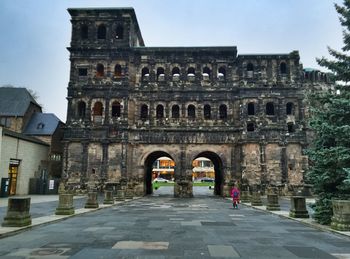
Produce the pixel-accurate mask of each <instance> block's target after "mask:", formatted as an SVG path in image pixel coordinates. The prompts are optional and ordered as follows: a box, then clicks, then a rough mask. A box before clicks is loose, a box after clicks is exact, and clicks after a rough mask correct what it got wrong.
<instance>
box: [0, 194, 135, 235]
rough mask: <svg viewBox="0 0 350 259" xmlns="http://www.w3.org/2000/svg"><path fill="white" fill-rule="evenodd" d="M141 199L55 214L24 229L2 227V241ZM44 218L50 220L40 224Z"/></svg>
mask: <svg viewBox="0 0 350 259" xmlns="http://www.w3.org/2000/svg"><path fill="white" fill-rule="evenodd" d="M141 198H142V197H134V198H133V199H130V200H129V199H128V200H124V201H117V202H115V203H114V204H103V203H102V204H101V205H100V206H99V207H98V208H96V209H85V208H80V209H77V210H75V212H74V214H72V215H55V214H53V215H48V216H43V217H38V218H33V219H32V224H31V225H28V226H24V227H1V226H0V239H1V238H5V237H9V236H13V235H16V234H18V233H20V232H24V231H27V230H30V229H32V228H35V227H38V226H45V225H48V224H51V223H55V222H59V221H63V220H66V219H68V218H72V217H75V216H79V215H83V214H87V213H89V212H94V211H98V210H102V209H107V208H111V207H114V206H117V205H120V204H124V203H128V202H131V201H134V200H138V199H141ZM79 210H80V211H79ZM44 218H48V219H47V220H45V221H42V222H40V220H42V219H44ZM35 221H39V222H37V223H35Z"/></svg>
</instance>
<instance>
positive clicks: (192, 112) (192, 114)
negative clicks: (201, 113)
mask: <svg viewBox="0 0 350 259" xmlns="http://www.w3.org/2000/svg"><path fill="white" fill-rule="evenodd" d="M187 117H188V118H189V119H195V118H196V107H194V105H192V104H190V105H189V106H188V107H187Z"/></svg>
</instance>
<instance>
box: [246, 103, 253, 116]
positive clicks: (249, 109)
mask: <svg viewBox="0 0 350 259" xmlns="http://www.w3.org/2000/svg"><path fill="white" fill-rule="evenodd" d="M248 115H255V105H254V103H248Z"/></svg>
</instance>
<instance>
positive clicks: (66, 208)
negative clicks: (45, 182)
mask: <svg viewBox="0 0 350 259" xmlns="http://www.w3.org/2000/svg"><path fill="white" fill-rule="evenodd" d="M55 214H56V215H72V214H74V207H73V194H68V193H60V195H59V198H58V207H57V208H56V212H55Z"/></svg>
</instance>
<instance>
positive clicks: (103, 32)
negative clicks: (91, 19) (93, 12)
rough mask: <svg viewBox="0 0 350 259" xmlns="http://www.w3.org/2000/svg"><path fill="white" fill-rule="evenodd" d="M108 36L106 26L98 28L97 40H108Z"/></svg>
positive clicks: (102, 25)
mask: <svg viewBox="0 0 350 259" xmlns="http://www.w3.org/2000/svg"><path fill="white" fill-rule="evenodd" d="M106 34H107V30H106V26H105V25H104V24H101V25H99V26H98V27H97V39H99V40H103V39H106Z"/></svg>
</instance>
